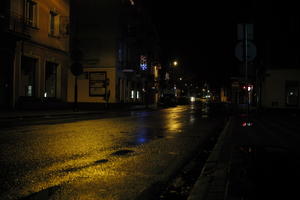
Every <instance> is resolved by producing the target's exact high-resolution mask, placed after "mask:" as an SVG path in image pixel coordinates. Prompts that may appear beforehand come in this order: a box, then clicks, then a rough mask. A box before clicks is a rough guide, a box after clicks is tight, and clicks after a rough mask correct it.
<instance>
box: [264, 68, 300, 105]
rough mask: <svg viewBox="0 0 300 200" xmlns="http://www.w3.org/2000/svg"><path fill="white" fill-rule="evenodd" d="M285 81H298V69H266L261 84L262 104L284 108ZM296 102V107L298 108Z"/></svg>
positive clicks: (299, 75)
mask: <svg viewBox="0 0 300 200" xmlns="http://www.w3.org/2000/svg"><path fill="white" fill-rule="evenodd" d="M286 81H298V83H299V84H300V70H297V69H277V70H267V71H266V77H265V80H264V82H263V84H262V106H263V107H267V108H286V107H287V106H286ZM299 107H300V106H299V103H298V108H299Z"/></svg>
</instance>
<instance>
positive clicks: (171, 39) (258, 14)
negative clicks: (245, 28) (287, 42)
mask: <svg viewBox="0 0 300 200" xmlns="http://www.w3.org/2000/svg"><path fill="white" fill-rule="evenodd" d="M145 1H147V2H148V8H149V11H150V13H151V15H152V16H153V19H154V22H155V24H156V25H157V28H158V32H159V35H160V40H161V46H162V50H163V59H164V60H165V62H168V61H169V60H171V59H178V60H179V62H180V63H181V66H182V67H184V68H185V69H186V71H189V72H190V73H193V74H197V75H198V78H199V79H208V80H220V81H221V80H222V79H227V78H228V77H230V76H234V75H236V73H237V71H238V69H237V67H238V64H239V61H238V60H237V59H236V58H235V56H234V49H235V45H236V43H237V36H236V33H237V30H236V29H237V24H238V23H241V22H247V23H249V22H250V23H252V22H255V23H256V22H260V27H259V26H258V27H255V28H256V29H257V32H259V30H258V28H262V27H264V23H269V22H268V21H270V19H272V17H274V16H276V17H277V18H280V17H281V16H285V15H287V14H286V13H288V12H297V13H298V11H296V10H294V9H293V8H296V5H293V3H291V2H289V3H286V4H284V3H283V2H280V3H276V2H275V1H271V0H263V3H262V0H252V1H241V0H231V1H182V0H181V1H178V0H145ZM294 4H295V3H294ZM266 27H267V26H266ZM255 28H254V30H255ZM265 29H267V28H265ZM259 33H262V31H260V32H259ZM258 46H259V45H258Z"/></svg>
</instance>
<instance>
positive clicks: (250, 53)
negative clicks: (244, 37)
mask: <svg viewBox="0 0 300 200" xmlns="http://www.w3.org/2000/svg"><path fill="white" fill-rule="evenodd" d="M244 44H245V42H242V41H241V42H239V43H238V44H237V45H236V47H235V56H236V57H237V59H239V61H241V62H244V61H245V57H246V56H245V55H244V54H245V53H246V51H245V49H244ZM255 57H256V46H255V45H254V44H253V43H252V42H250V41H247V61H252V60H254V58H255Z"/></svg>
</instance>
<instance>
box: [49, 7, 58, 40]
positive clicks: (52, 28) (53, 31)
mask: <svg viewBox="0 0 300 200" xmlns="http://www.w3.org/2000/svg"><path fill="white" fill-rule="evenodd" d="M49 35H51V36H58V35H59V15H58V14H57V13H56V12H54V11H50V22H49Z"/></svg>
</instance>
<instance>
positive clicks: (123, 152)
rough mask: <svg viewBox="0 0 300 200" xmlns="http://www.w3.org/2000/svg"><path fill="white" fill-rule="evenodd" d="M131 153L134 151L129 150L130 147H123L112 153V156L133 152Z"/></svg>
mask: <svg viewBox="0 0 300 200" xmlns="http://www.w3.org/2000/svg"><path fill="white" fill-rule="evenodd" d="M131 153H134V151H132V150H128V149H123V150H119V151H116V152H114V153H112V154H111V155H112V156H125V155H128V154H131Z"/></svg>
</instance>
